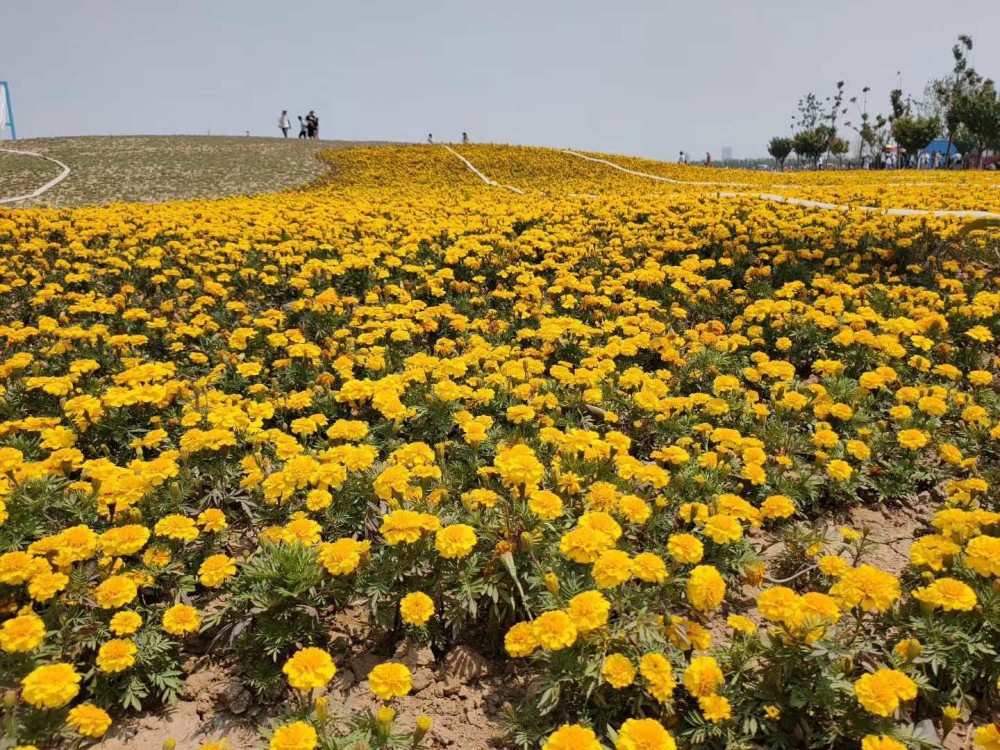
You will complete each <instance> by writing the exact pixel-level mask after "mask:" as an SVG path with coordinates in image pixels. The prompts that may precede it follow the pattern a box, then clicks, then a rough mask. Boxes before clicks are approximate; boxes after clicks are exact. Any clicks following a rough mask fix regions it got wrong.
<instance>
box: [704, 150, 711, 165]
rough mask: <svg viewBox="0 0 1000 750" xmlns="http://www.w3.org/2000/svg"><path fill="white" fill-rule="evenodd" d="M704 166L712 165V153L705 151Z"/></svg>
mask: <svg viewBox="0 0 1000 750" xmlns="http://www.w3.org/2000/svg"><path fill="white" fill-rule="evenodd" d="M705 166H706V167H710V166H712V155H711V154H710V153H708V152H706V153H705Z"/></svg>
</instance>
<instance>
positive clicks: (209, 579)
mask: <svg viewBox="0 0 1000 750" xmlns="http://www.w3.org/2000/svg"><path fill="white" fill-rule="evenodd" d="M234 575H236V561H235V560H234V559H233V558H231V557H229V556H228V555H221V554H220V555H210V556H209V557H206V558H205V561H204V562H203V563H202V564H201V566H200V567H199V568H198V580H200V581H201V583H202V585H203V586H208V587H209V588H218V587H219V586H221V585H222V584H224V583H225V582H226V581H228V580H229V579H230V578H232V577H233V576H234Z"/></svg>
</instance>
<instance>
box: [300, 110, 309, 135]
mask: <svg viewBox="0 0 1000 750" xmlns="http://www.w3.org/2000/svg"><path fill="white" fill-rule="evenodd" d="M308 135H309V131H308V130H307V128H306V121H305V120H303V119H302V115H299V138H305V137H307V136H308Z"/></svg>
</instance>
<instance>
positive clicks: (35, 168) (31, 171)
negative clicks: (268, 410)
mask: <svg viewBox="0 0 1000 750" xmlns="http://www.w3.org/2000/svg"><path fill="white" fill-rule="evenodd" d="M0 148H16V149H20V148H21V145H20V141H17V142H15V143H8V142H7V141H4V142H3V143H0ZM26 150H33V149H26ZM61 171H62V170H61V169H60V168H59V167H58V166H57V165H55V164H53V163H52V162H50V161H48V160H46V159H39V158H38V157H37V156H25V155H23V154H10V153H6V152H4V151H0V198H13V197H15V196H18V195H27V194H28V193H31V192H33V191H34V190H36V189H38V188H39V187H41V186H42V185H44V184H45V183H46V182H48V181H49V180H51V179H53V178H54V177H56V176H57V175H58V174H59V173H60V172H61ZM7 207H8V208H11V207H12V206H7Z"/></svg>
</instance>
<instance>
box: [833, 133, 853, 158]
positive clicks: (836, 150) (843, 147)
mask: <svg viewBox="0 0 1000 750" xmlns="http://www.w3.org/2000/svg"><path fill="white" fill-rule="evenodd" d="M829 149H830V153H831V154H833V156H835V157H836V158H837V163H838V164H839V163H840V162H841V160H842V158H843V156H844V154H846V153H847V152H848V151H850V150H851V144H850V143H848V142H847V140H846V139H844V138H841V137H840V136H839V135H835V136H833V138H831V139H830V143H829Z"/></svg>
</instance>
